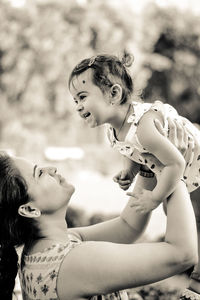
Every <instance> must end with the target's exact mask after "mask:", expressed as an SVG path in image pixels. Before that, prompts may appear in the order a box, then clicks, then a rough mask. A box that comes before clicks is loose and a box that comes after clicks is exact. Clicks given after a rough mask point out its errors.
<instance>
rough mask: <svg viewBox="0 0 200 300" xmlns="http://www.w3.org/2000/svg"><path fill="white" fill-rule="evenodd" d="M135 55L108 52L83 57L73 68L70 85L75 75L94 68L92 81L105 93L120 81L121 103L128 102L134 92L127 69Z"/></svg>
mask: <svg viewBox="0 0 200 300" xmlns="http://www.w3.org/2000/svg"><path fill="white" fill-rule="evenodd" d="M132 62H133V56H132V55H130V54H129V53H127V52H124V54H123V57H122V58H121V59H119V58H118V57H117V56H114V55H108V54H99V55H96V56H92V57H90V58H86V59H83V60H82V61H81V62H80V63H79V64H77V65H76V66H75V68H74V69H73V70H72V72H71V74H70V77H69V82H68V85H69V87H70V84H73V79H74V77H77V76H78V75H80V74H81V73H83V72H85V71H86V70H88V69H89V68H90V69H92V70H93V75H92V81H93V83H94V84H95V85H97V86H98V87H99V88H100V89H101V90H102V92H103V93H104V92H105V91H107V90H108V89H109V88H111V87H112V85H113V84H115V83H119V84H120V85H121V86H122V90H123V93H122V98H121V102H120V104H124V103H126V102H127V100H128V98H129V95H130V94H131V93H132V92H133V80H132V78H131V76H130V74H129V72H128V70H127V68H128V67H130V66H131V65H132Z"/></svg>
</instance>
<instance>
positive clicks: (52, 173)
mask: <svg viewBox="0 0 200 300" xmlns="http://www.w3.org/2000/svg"><path fill="white" fill-rule="evenodd" d="M47 172H48V173H49V174H50V175H52V176H53V175H55V174H56V172H57V168H55V167H48V168H47Z"/></svg>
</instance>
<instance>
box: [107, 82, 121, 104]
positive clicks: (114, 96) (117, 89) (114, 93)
mask: <svg viewBox="0 0 200 300" xmlns="http://www.w3.org/2000/svg"><path fill="white" fill-rule="evenodd" d="M122 93H123V91H122V87H121V85H120V84H118V83H115V84H113V85H112V86H111V88H110V103H111V104H114V105H119V104H120V102H121V99H122Z"/></svg>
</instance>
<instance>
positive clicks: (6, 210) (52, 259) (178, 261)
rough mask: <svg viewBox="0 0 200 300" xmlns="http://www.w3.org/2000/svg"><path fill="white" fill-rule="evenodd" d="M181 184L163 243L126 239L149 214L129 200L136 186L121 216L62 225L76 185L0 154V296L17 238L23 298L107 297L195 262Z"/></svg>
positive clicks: (5, 294)
mask: <svg viewBox="0 0 200 300" xmlns="http://www.w3.org/2000/svg"><path fill="white" fill-rule="evenodd" d="M189 149H190V148H189ZM190 150H191V149H190ZM187 154H188V152H187ZM188 157H189V156H188V155H186V161H187V159H188ZM146 175H147V174H146ZM143 176H145V172H141V175H139V176H138V178H137V180H138V184H136V186H140V188H146V189H153V187H154V185H155V182H154V178H151V177H150V178H149V177H143ZM185 189H186V187H185V184H184V183H183V182H180V183H179V184H178V186H177V189H176V190H175V192H174V193H173V194H172V196H171V197H170V199H168V203H167V228H166V234H165V240H164V242H161V243H147V244H129V243H132V242H133V241H135V240H136V239H137V238H138V232H141V228H144V227H145V225H146V223H147V220H148V217H149V215H148V214H138V213H136V212H135V209H134V207H133V206H132V204H133V203H134V202H137V193H138V191H137V190H134V191H133V193H132V194H131V198H130V200H129V203H128V204H127V206H126V207H125V209H124V210H123V211H122V213H121V215H120V216H119V217H117V218H115V219H113V220H110V221H107V222H103V223H100V224H97V225H93V226H88V227H82V228H73V229H67V226H66V222H65V213H66V209H67V206H68V203H69V200H70V198H71V196H72V195H73V193H74V190H75V189H74V187H73V185H71V184H70V183H68V182H67V181H66V180H65V179H64V178H63V177H62V176H61V175H59V174H57V171H56V169H55V168H53V167H46V168H41V167H39V166H37V165H34V164H32V163H30V162H28V161H26V160H25V159H23V158H18V157H10V156H8V155H7V154H4V153H2V154H1V155H0V214H1V218H0V223H1V224H0V228H1V235H0V240H1V242H0V243H1V261H0V266H1V280H0V284H1V288H0V291H1V295H0V296H1V297H0V298H1V299H9V298H10V299H11V293H12V288H13V285H14V277H15V276H16V271H17V268H16V265H17V256H16V253H15V251H14V246H19V245H24V250H23V254H22V258H21V264H20V267H19V276H20V281H21V287H22V293H23V299H25V300H26V299H40V300H43V299H49V300H50V299H60V300H66V299H67V300H70V299H77V300H78V299H91V298H93V299H96V297H97V296H99V297H100V298H98V299H105V298H104V296H100V295H105V294H106V296H105V297H106V299H127V294H126V292H124V291H121V292H118V291H119V290H124V289H127V288H131V287H136V286H139V285H144V284H148V283H151V282H155V281H158V280H161V279H164V278H166V277H169V276H172V275H174V274H176V273H179V272H182V271H184V270H186V269H187V268H189V267H191V266H192V265H194V264H195V263H196V261H197V239H196V226H195V217H194V213H193V209H192V205H191V201H190V199H189V196H188V197H186V196H184V197H183V195H185V194H187V193H185ZM155 254H156V255H155ZM11 255H12V259H11V258H10V256H11ZM10 259H11V261H10ZM120 297H121V298H120Z"/></svg>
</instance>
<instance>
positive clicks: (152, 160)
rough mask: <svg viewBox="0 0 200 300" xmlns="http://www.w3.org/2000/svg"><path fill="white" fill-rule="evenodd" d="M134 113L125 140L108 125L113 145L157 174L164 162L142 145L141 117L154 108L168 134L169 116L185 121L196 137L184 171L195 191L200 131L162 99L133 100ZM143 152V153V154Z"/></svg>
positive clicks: (199, 179)
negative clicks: (140, 136) (138, 130)
mask: <svg viewBox="0 0 200 300" xmlns="http://www.w3.org/2000/svg"><path fill="white" fill-rule="evenodd" d="M132 107H133V113H132V114H131V115H130V116H129V118H128V121H127V122H128V123H131V125H130V129H129V131H128V133H127V135H126V138H125V141H118V140H117V138H116V135H115V130H114V128H113V127H112V126H111V125H108V127H107V136H108V139H109V141H110V143H111V146H112V147H113V148H114V149H116V150H118V151H119V152H120V153H121V154H122V155H125V156H126V157H128V158H129V159H131V160H134V161H136V162H138V163H140V164H143V165H146V166H147V167H148V168H150V169H151V170H152V171H153V172H154V173H155V174H156V175H157V176H159V174H160V173H161V172H162V169H163V167H164V166H163V164H162V163H161V162H160V161H159V160H158V159H157V158H156V157H155V156H154V155H153V154H151V153H148V151H147V150H146V149H145V148H144V147H143V146H142V145H141V143H140V142H139V140H138V137H137V126H138V124H139V121H140V119H141V118H142V116H143V115H144V113H146V112H147V111H149V110H154V111H156V112H158V113H159V114H161V115H162V117H163V120H164V131H165V132H166V134H168V121H167V118H168V117H170V118H171V119H176V120H177V121H178V122H180V123H182V122H184V124H185V125H184V126H185V127H186V128H187V130H188V132H189V133H190V135H191V136H193V137H194V138H195V147H194V151H193V155H192V159H191V162H190V163H189V164H188V165H187V168H186V172H185V173H184V180H185V182H186V185H187V188H188V191H189V192H192V191H194V190H195V189H197V188H198V187H199V186H200V131H199V130H198V129H197V127H195V125H193V124H192V123H191V122H190V121H189V120H187V119H185V118H183V117H181V116H179V115H178V113H177V111H176V110H175V109H174V108H173V107H172V106H171V105H169V104H164V103H162V102H161V101H155V102H154V103H153V104H152V103H141V102H134V101H133V102H132ZM141 154H143V155H141Z"/></svg>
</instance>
